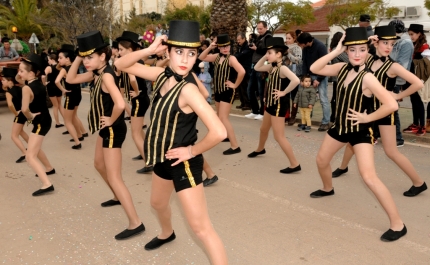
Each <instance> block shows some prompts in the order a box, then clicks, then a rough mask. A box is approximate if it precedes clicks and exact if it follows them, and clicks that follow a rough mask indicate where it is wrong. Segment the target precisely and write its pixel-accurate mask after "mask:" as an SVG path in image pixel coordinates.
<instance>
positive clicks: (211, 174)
mask: <svg viewBox="0 0 430 265" xmlns="http://www.w3.org/2000/svg"><path fill="white" fill-rule="evenodd" d="M203 171H204V172H205V174H206V177H207V178H208V179H211V178H213V177H214V176H215V173H214V172H213V171H212V168H211V167H210V166H209V163H208V162H207V161H206V159H203Z"/></svg>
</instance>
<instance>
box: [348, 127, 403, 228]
mask: <svg viewBox="0 0 430 265" xmlns="http://www.w3.org/2000/svg"><path fill="white" fill-rule="evenodd" d="M394 135H395V134H394ZM353 149H354V152H355V157H356V159H357V164H358V169H359V171H360V174H361V177H362V178H363V180H364V182H365V183H366V185H367V186H368V187H369V189H370V190H371V191H372V192H373V194H375V196H376V198H377V199H378V201H379V203H380V204H381V206H382V207H383V208H384V210H385V212H386V213H387V215H388V218H389V219H390V228H391V229H392V230H394V231H400V230H402V228H403V221H402V219H401V218H400V215H399V213H398V211H397V207H396V204H395V203H394V200H393V197H391V194H390V191H389V190H388V189H387V187H386V186H385V185H384V183H382V181H381V180H380V179H379V178H378V176H377V175H376V170H375V162H374V161H375V160H374V154H373V146H372V145H371V144H364V143H363V144H356V145H354V146H353Z"/></svg>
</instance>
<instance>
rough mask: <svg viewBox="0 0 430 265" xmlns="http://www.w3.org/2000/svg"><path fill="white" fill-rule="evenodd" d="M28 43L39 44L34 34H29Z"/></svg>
mask: <svg viewBox="0 0 430 265" xmlns="http://www.w3.org/2000/svg"><path fill="white" fill-rule="evenodd" d="M28 43H31V44H39V39H38V38H37V36H36V34H34V33H33V34H31V37H30V40H29V41H28Z"/></svg>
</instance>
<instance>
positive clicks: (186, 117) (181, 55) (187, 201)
mask: <svg viewBox="0 0 430 265" xmlns="http://www.w3.org/2000/svg"><path fill="white" fill-rule="evenodd" d="M169 28H170V34H169V40H167V36H160V37H157V38H156V39H155V41H154V42H153V43H152V44H151V46H149V47H148V48H146V49H143V50H139V51H136V52H134V53H131V54H127V55H125V56H124V57H122V58H120V59H119V60H117V61H116V62H115V65H116V66H117V67H118V69H120V70H122V71H125V72H127V73H131V74H133V75H136V76H140V77H142V78H145V79H147V80H151V81H155V89H154V96H153V100H152V109H151V124H150V125H149V127H148V130H147V134H146V139H145V154H146V155H147V164H153V165H154V172H153V173H152V188H151V205H152V207H153V208H154V209H155V210H156V212H157V217H158V220H159V222H160V225H161V233H160V234H159V235H158V236H157V237H155V238H154V239H153V240H151V241H150V242H149V243H148V244H146V245H145V249H146V250H152V249H156V248H158V247H160V246H162V245H163V244H165V243H168V242H170V241H172V240H174V239H175V238H176V235H175V233H174V231H173V227H172V223H171V208H170V203H169V202H170V197H171V193H172V191H173V190H174V189H175V190H176V193H177V195H178V198H179V200H180V202H181V205H182V208H183V210H184V214H185V217H186V219H187V221H188V224H189V225H190V226H191V228H192V230H193V231H194V233H195V234H196V236H197V237H198V238H199V239H200V240H201V241H202V243H203V245H204V247H205V250H206V251H207V253H208V254H209V258H210V261H211V264H227V256H226V252H225V249H224V246H223V243H222V241H221V239H220V238H219V236H218V235H217V233H216V232H215V230H214V228H213V226H212V224H211V221H210V219H209V215H208V210H207V205H206V199H205V195H204V190H203V185H201V184H202V168H203V157H202V155H201V154H202V153H203V152H205V151H207V150H209V149H210V148H212V147H214V146H215V145H216V144H218V143H219V142H220V141H221V140H223V139H225V137H226V131H225V128H224V126H223V125H222V123H221V121H220V120H219V118H218V117H217V116H216V114H215V113H214V112H213V110H212V109H211V107H210V105H209V104H208V103H207V102H206V99H205V98H204V97H203V96H202V94H201V93H200V92H199V90H198V88H197V86H196V85H195V84H194V83H193V82H192V79H194V78H193V77H192V76H190V71H191V70H192V67H193V65H194V63H195V61H196V59H197V52H198V50H197V49H198V48H199V47H200V41H199V24H198V22H194V21H171V22H170V27H169ZM166 49H167V51H168V53H169V57H170V61H169V66H168V67H166V69H164V68H160V67H150V68H147V67H145V66H143V65H141V64H139V63H137V62H138V60H139V59H141V58H142V59H143V60H144V59H146V58H148V57H149V56H150V55H152V54H156V53H158V52H159V51H165V50H166ZM187 80H190V81H191V82H189V81H187ZM197 118H200V119H201V120H202V122H203V123H204V124H205V126H206V127H207V128H208V133H207V135H206V136H205V137H203V138H202V140H201V141H199V142H197V143H196V141H197V132H196V122H197Z"/></svg>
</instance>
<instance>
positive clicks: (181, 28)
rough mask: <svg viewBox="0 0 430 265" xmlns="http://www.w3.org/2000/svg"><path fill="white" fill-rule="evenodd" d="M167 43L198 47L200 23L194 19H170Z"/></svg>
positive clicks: (177, 45) (199, 44)
mask: <svg viewBox="0 0 430 265" xmlns="http://www.w3.org/2000/svg"><path fill="white" fill-rule="evenodd" d="M167 44H168V45H170V46H176V47H188V48H198V47H200V46H201V43H200V25H199V22H196V21H188V20H172V21H170V23H169V39H168V40H167Z"/></svg>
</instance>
